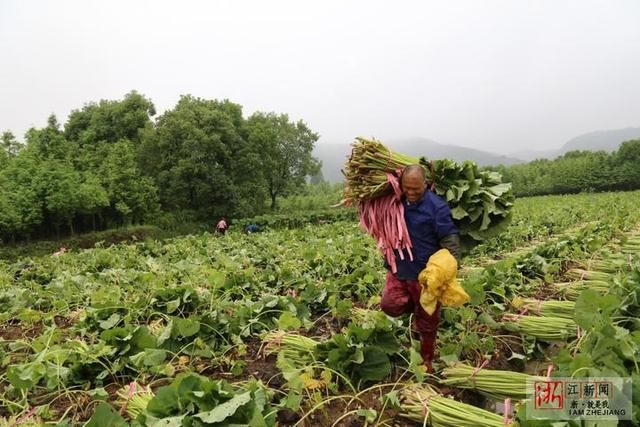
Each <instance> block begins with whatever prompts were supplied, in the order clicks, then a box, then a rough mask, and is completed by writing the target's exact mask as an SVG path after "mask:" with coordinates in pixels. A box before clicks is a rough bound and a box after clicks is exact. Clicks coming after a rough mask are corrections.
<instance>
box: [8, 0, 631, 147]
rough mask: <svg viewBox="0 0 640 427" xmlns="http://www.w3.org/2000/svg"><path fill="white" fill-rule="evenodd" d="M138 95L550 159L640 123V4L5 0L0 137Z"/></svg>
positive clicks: (331, 138)
mask: <svg viewBox="0 0 640 427" xmlns="http://www.w3.org/2000/svg"><path fill="white" fill-rule="evenodd" d="M131 89H136V90H138V91H139V92H141V93H143V94H144V95H146V96H147V97H149V98H151V100H152V101H153V102H154V103H155V105H156V108H157V109H158V111H159V112H162V111H164V110H166V109H168V108H172V107H173V106H174V105H175V103H176V101H177V100H178V97H179V96H180V95H181V94H188V93H190V94H193V95H195V96H199V97H204V98H218V99H222V98H228V99H230V100H232V101H234V102H237V103H240V104H242V105H243V106H244V111H245V115H249V114H250V113H252V112H253V111H256V110H263V111H275V112H283V113H288V114H289V115H290V116H291V117H292V118H294V119H303V120H305V121H306V122H307V123H308V124H309V125H310V126H311V127H312V129H314V130H315V131H317V132H319V133H320V135H321V143H332V142H347V141H351V140H352V138H353V137H354V136H356V135H361V134H362V135H370V136H376V137H378V138H381V139H383V140H384V139H390V138H393V139H398V138H407V137H426V138H431V139H434V140H436V141H438V142H442V143H450V144H458V145H464V146H470V147H475V148H479V149H486V150H490V151H494V152H501V153H509V152H512V151H517V150H522V149H532V148H533V149H547V148H555V147H558V146H560V145H561V144H562V143H564V142H565V141H566V140H568V139H570V138H572V137H574V136H577V135H579V134H581V133H585V132H590V131H594V130H600V129H615V128H622V127H629V126H640V1H638V0H627V1H624V0H602V1H586V0H577V1H561V0H549V1H516V0H504V1H479V0H469V1H444V0H443V1H439V2H433V1H400V0H399V1H390V0H389V1H371V0H368V1H353V0H351V1H346V0H343V1H333V0H329V1H328V0H322V1H302V0H291V1H275V0H271V1H266V0H256V1H242V0H234V1H188V0H181V1H168V0H167V1H158V0H154V1H134V0H126V1H114V0H100V1H97V0H73V1H72V0H61V1H44V0H42V1H35V0H0V130H6V129H11V130H13V131H14V133H16V134H17V135H19V137H20V139H22V134H23V133H24V131H25V130H26V129H27V128H29V127H30V126H38V127H40V126H44V124H45V123H46V118H47V116H48V115H49V114H50V113H52V112H53V113H55V114H57V115H58V118H59V120H60V121H64V120H65V119H66V116H67V114H68V113H69V112H70V111H71V110H72V109H75V108H80V107H82V105H83V104H84V103H86V102H90V101H98V100H99V99H103V98H107V99H118V98H121V97H122V96H123V95H124V94H125V93H126V92H128V91H130V90H131Z"/></svg>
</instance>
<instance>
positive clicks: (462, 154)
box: [314, 138, 522, 183]
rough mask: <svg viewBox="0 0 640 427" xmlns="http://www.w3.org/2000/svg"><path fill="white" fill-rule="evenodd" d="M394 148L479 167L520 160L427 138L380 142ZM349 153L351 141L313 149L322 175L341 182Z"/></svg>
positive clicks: (407, 152) (506, 163) (507, 163)
mask: <svg viewBox="0 0 640 427" xmlns="http://www.w3.org/2000/svg"><path fill="white" fill-rule="evenodd" d="M382 142H383V143H384V144H385V145H386V146H387V147H389V148H390V149H392V150H393V151H397V152H400V153H403V154H408V155H411V156H416V157H420V156H427V157H428V158H430V159H445V158H446V159H452V160H455V161H463V160H473V161H474V162H476V163H478V164H479V165H480V166H486V165H498V164H503V165H511V164H515V163H522V160H519V159H516V158H513V157H507V156H500V155H497V154H493V153H490V152H488V151H482V150H476V149H473V148H467V147H461V146H457V145H444V144H439V143H437V142H435V141H431V140H429V139H426V138H412V139H403V140H392V141H382ZM350 153H351V144H350V143H344V144H330V143H318V144H317V145H316V148H315V150H314V156H315V157H316V158H318V159H319V160H321V161H322V174H323V176H324V179H326V180H327V181H329V182H332V183H333V182H340V181H342V179H343V177H342V173H341V172H340V170H341V169H342V167H343V165H344V163H345V161H346V160H347V158H348V156H349V154H350Z"/></svg>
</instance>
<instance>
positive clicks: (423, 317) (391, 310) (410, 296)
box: [380, 272, 440, 365]
mask: <svg viewBox="0 0 640 427" xmlns="http://www.w3.org/2000/svg"><path fill="white" fill-rule="evenodd" d="M421 290H422V285H421V284H420V282H418V281H417V280H400V279H398V278H396V277H395V276H394V275H393V274H392V273H391V272H389V273H387V282H386V283H385V285H384V290H383V291H382V300H381V301H380V308H381V309H382V311H384V312H385V313H386V314H388V315H389V316H391V317H398V316H402V315H403V314H409V313H413V327H414V330H415V331H417V332H418V333H419V334H420V350H421V351H420V353H421V354H422V359H423V360H424V362H425V364H428V365H431V361H432V360H433V353H434V351H435V348H436V336H437V334H438V323H439V322H440V304H438V305H437V306H436V311H434V312H433V314H432V315H429V314H427V312H426V311H424V309H423V308H422V306H421V305H420V292H421Z"/></svg>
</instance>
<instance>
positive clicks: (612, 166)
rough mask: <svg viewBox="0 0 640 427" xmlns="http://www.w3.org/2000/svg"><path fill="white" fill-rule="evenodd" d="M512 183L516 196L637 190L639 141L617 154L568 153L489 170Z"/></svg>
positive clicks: (598, 152)
mask: <svg viewBox="0 0 640 427" xmlns="http://www.w3.org/2000/svg"><path fill="white" fill-rule="evenodd" d="M491 169H494V170H497V171H499V172H501V173H502V174H503V177H504V179H505V181H510V182H512V183H513V191H514V193H515V195H516V196H520V197H523V196H538V195H545V194H571V193H580V192H592V191H627V190H636V189H640V140H634V141H626V142H623V143H622V144H621V145H620V147H619V148H618V150H617V151H614V152H612V153H608V152H606V151H570V152H568V153H566V154H564V155H563V156H560V157H558V158H556V159H555V160H547V159H540V160H534V161H532V162H529V163H526V164H521V165H513V166H509V167H505V166H500V167H496V168H491Z"/></svg>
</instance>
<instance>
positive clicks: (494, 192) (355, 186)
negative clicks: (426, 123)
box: [342, 138, 514, 271]
mask: <svg viewBox="0 0 640 427" xmlns="http://www.w3.org/2000/svg"><path fill="white" fill-rule="evenodd" d="M411 164H420V165H422V166H423V167H424V168H425V174H426V177H427V181H428V185H429V188H430V189H431V190H432V191H434V192H435V193H436V194H438V195H439V196H441V197H442V198H444V199H445V200H446V201H447V204H448V205H449V208H450V209H451V214H452V216H453V221H454V223H455V225H456V226H457V227H458V229H459V230H460V236H461V238H462V240H463V244H464V246H466V247H469V246H471V245H473V243H474V242H477V241H481V240H484V239H486V238H488V237H490V236H493V235H496V234H498V233H500V232H501V231H502V230H503V229H504V228H505V227H506V225H507V224H508V220H509V219H510V216H511V208H512V206H513V200H514V197H513V193H512V191H511V184H510V183H503V182H502V176H501V175H500V174H499V173H497V172H490V171H480V170H479V169H478V166H477V165H476V164H475V163H474V162H471V161H465V162H463V163H456V162H454V161H452V160H446V159H445V160H428V159H427V158H426V157H421V158H415V157H411V156H406V155H403V154H399V153H394V152H393V151H391V150H389V149H388V148H387V147H385V146H384V145H383V144H382V143H381V142H380V141H376V140H374V139H371V140H370V139H365V138H356V141H355V142H354V144H353V149H352V152H351V156H350V158H349V160H348V161H347V163H346V164H345V168H344V169H343V171H342V172H343V174H344V176H345V190H344V199H343V201H342V203H343V204H346V205H354V204H357V207H358V214H359V217H360V223H361V224H362V226H363V228H364V229H365V230H366V231H367V232H368V233H369V234H371V235H372V236H373V237H374V238H375V239H376V241H377V244H378V248H379V249H380V251H381V252H382V253H383V255H384V256H385V258H386V259H387V261H388V262H389V264H390V266H391V269H392V270H393V271H395V260H394V251H397V252H398V254H399V256H400V257H401V259H404V258H403V257H405V256H407V257H409V258H410V259H412V256H413V255H412V252H411V247H412V246H411V239H410V238H409V233H408V231H407V227H406V224H405V222H404V208H403V206H402V202H401V196H402V190H401V188H400V174H401V173H402V170H403V169H404V168H405V167H406V166H408V165H411Z"/></svg>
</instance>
